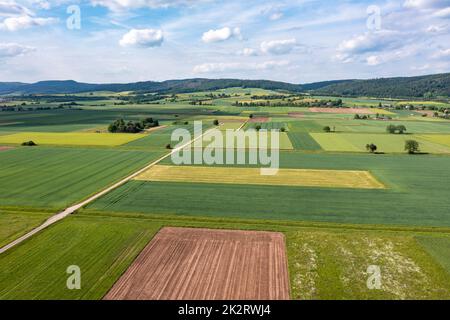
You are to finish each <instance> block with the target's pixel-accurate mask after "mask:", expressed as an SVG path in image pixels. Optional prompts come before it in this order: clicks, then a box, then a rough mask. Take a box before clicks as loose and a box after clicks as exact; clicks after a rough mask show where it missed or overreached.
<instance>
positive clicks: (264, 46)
mask: <svg viewBox="0 0 450 320" xmlns="http://www.w3.org/2000/svg"><path fill="white" fill-rule="evenodd" d="M296 45H297V41H296V40H295V39H294V38H292V39H286V40H272V41H263V42H262V43H261V51H262V52H264V53H271V54H286V53H289V52H291V51H292V49H294V48H295V46H296Z"/></svg>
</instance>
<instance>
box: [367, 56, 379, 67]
mask: <svg viewBox="0 0 450 320" xmlns="http://www.w3.org/2000/svg"><path fill="white" fill-rule="evenodd" d="M366 61H367V64H368V65H369V66H377V65H379V64H380V63H381V62H382V61H381V58H380V57H379V56H369V57H367V58H366Z"/></svg>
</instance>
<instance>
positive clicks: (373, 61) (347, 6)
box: [0, 0, 450, 83]
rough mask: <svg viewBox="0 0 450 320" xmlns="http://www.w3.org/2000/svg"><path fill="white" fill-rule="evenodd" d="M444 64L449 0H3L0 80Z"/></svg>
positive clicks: (388, 70) (367, 70)
mask: <svg viewBox="0 0 450 320" xmlns="http://www.w3.org/2000/svg"><path fill="white" fill-rule="evenodd" d="M68 24H69V26H68ZM449 71H450V0H396V1H393V0H385V1H378V0H374V1H327V0H325V1H315V0H295V1H283V0H281V1H263V0H260V1H255V0H247V1H234V0H228V1H214V0H197V1H195V0H0V81H24V82H34V81H39V80H48V79H52V80H62V79H74V80H77V81H84V82H133V81H146V80H158V81H159V80H166V79H181V78H191V77H207V78H243V79H271V80H280V81H287V82H293V83H306V82H314V81H321V80H332V79H346V78H374V77H388V76H411V75H420V74H430V73H439V72H449Z"/></svg>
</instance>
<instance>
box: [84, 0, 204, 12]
mask: <svg viewBox="0 0 450 320" xmlns="http://www.w3.org/2000/svg"><path fill="white" fill-rule="evenodd" d="M199 2H200V3H201V2H205V0H91V4H92V5H93V6H102V7H106V8H108V9H109V10H111V11H114V12H120V11H126V10H129V9H139V8H151V9H157V8H169V7H178V6H192V5H195V4H198V3H199Z"/></svg>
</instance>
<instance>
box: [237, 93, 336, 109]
mask: <svg viewBox="0 0 450 320" xmlns="http://www.w3.org/2000/svg"><path fill="white" fill-rule="evenodd" d="M252 98H253V97H252ZM261 98H262V97H259V99H261ZM266 98H267V97H266V96H264V99H266ZM233 105H234V106H236V107H302V108H313V107H323V108H343V107H344V106H343V102H342V100H341V99H337V100H315V101H302V100H300V101H299V100H296V99H294V98H292V99H291V98H289V99H282V101H275V102H274V101H272V102H271V101H269V100H265V101H252V102H246V101H245V102H241V101H235V102H234V103H233Z"/></svg>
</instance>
